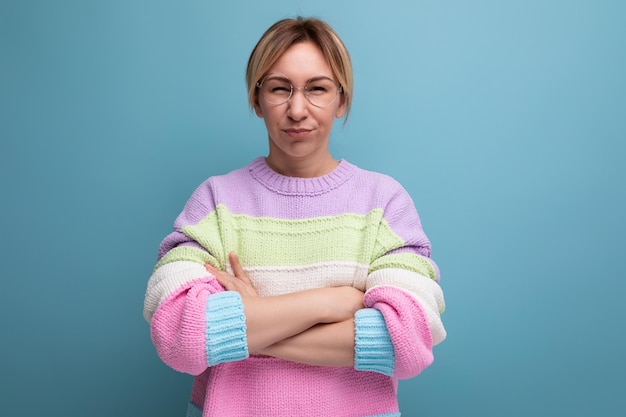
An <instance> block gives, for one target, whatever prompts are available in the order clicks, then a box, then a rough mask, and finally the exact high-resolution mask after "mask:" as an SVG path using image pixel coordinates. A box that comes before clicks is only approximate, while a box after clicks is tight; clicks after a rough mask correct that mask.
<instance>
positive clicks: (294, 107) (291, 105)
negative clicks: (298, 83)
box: [287, 87, 309, 121]
mask: <svg viewBox="0 0 626 417" xmlns="http://www.w3.org/2000/svg"><path fill="white" fill-rule="evenodd" d="M298 90H300V91H298ZM305 92H306V90H305V89H304V87H293V93H292V94H291V97H290V98H289V100H288V101H287V106H288V108H287V115H288V116H289V117H290V118H291V119H293V120H295V121H299V120H302V119H304V118H306V117H307V116H308V112H309V100H308V99H307V98H306V96H305Z"/></svg>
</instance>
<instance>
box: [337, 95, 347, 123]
mask: <svg viewBox="0 0 626 417" xmlns="http://www.w3.org/2000/svg"><path fill="white" fill-rule="evenodd" d="M346 107H347V100H346V96H344V95H343V94H342V95H341V102H340V103H339V107H337V112H336V113H335V117H336V118H337V119H341V118H342V117H343V115H344V114H345V113H346Z"/></svg>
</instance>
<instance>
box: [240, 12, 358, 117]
mask: <svg viewBox="0 0 626 417" xmlns="http://www.w3.org/2000/svg"><path fill="white" fill-rule="evenodd" d="M299 42H313V43H314V44H316V45H317V46H318V47H319V48H320V49H321V51H322V54H323V55H324V57H326V61H327V62H328V65H329V66H330V68H331V70H332V72H333V76H334V77H335V78H336V80H337V82H338V83H339V84H340V85H341V87H342V88H343V92H342V94H341V99H342V100H344V102H345V105H346V111H345V118H344V121H345V120H347V118H348V114H349V113H350V106H351V104H352V90H353V83H354V81H353V76H352V62H351V60H350V54H349V53H348V49H347V48H346V46H345V45H344V43H343V41H342V40H341V39H340V38H339V36H338V35H337V33H336V32H335V31H334V30H333V28H331V27H330V26H329V25H328V24H327V23H326V22H324V21H322V20H320V19H317V18H304V17H300V16H299V17H296V18H294V19H283V20H280V21H278V22H276V23H274V24H273V25H272V26H271V27H270V28H269V29H267V31H265V33H264V34H263V36H261V39H259V42H258V43H257V44H256V46H255V47H254V49H253V50H252V53H251V54H250V58H249V59H248V66H247V69H246V84H247V87H248V103H249V104H250V107H254V104H255V102H256V100H257V88H256V84H257V82H258V81H260V80H261V79H262V78H263V77H264V76H265V75H266V73H267V72H268V70H269V69H270V68H271V67H272V65H274V63H275V62H276V61H278V59H279V58H280V57H281V56H282V54H284V53H285V51H287V49H289V48H290V47H291V46H292V45H294V44H296V43H299Z"/></svg>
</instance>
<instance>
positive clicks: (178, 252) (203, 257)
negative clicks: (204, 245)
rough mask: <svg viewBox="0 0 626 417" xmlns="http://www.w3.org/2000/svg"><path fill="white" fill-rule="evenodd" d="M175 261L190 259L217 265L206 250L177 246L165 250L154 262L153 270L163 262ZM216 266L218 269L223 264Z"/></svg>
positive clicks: (163, 263) (203, 263)
mask: <svg viewBox="0 0 626 417" xmlns="http://www.w3.org/2000/svg"><path fill="white" fill-rule="evenodd" d="M176 261H191V262H196V263H199V264H202V265H205V264H207V263H210V264H212V265H219V262H217V260H216V259H215V258H214V257H213V256H211V255H209V254H208V253H207V252H205V251H203V250H201V249H198V248H194V247H190V246H179V247H177V248H174V249H172V250H170V251H169V252H167V253H166V254H165V255H164V256H163V257H162V258H161V259H160V260H159V262H158V263H157V264H156V266H155V267H154V270H157V269H158V268H160V267H162V266H163V265H165V264H168V263H170V262H176ZM218 267H219V268H220V269H223V268H222V267H223V265H222V266H218Z"/></svg>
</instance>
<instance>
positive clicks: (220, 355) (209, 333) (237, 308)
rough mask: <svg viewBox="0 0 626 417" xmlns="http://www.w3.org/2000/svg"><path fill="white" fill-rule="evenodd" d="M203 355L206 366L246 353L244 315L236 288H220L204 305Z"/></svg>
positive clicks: (236, 357) (246, 339)
mask: <svg viewBox="0 0 626 417" xmlns="http://www.w3.org/2000/svg"><path fill="white" fill-rule="evenodd" d="M206 357H207V363H208V364H209V366H214V365H217V364H220V363H222V362H234V361H239V360H242V359H246V358H247V357H248V338H247V337H246V316H245V314H244V312H243V304H242V302H241V296H240V295H239V293H238V292H235V291H223V292H219V293H215V294H213V295H211V296H209V299H208V301H207V305H206Z"/></svg>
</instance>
